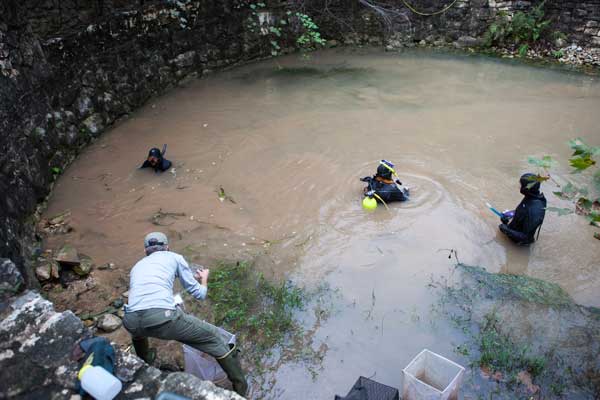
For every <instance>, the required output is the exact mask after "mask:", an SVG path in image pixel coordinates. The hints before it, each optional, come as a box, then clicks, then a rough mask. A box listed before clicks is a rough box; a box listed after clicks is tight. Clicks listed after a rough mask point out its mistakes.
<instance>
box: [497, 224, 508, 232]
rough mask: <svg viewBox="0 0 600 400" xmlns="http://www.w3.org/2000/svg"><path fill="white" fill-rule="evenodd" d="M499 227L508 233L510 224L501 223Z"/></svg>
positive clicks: (501, 230)
mask: <svg viewBox="0 0 600 400" xmlns="http://www.w3.org/2000/svg"><path fill="white" fill-rule="evenodd" d="M498 229H500V232H502V233H506V232H507V231H508V226H506V224H500V225H498Z"/></svg>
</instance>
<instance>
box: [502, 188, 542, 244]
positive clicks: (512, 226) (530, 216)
mask: <svg viewBox="0 0 600 400" xmlns="http://www.w3.org/2000/svg"><path fill="white" fill-rule="evenodd" d="M545 215H546V198H545V197H544V194H543V193H539V192H537V193H535V192H534V193H527V194H525V197H524V198H523V200H522V201H521V203H519V205H518V206H517V209H516V210H515V216H514V217H513V218H512V220H510V222H508V219H507V218H503V219H502V224H501V225H500V227H499V228H500V230H501V231H502V233H504V234H505V235H506V236H508V237H509V239H510V240H512V241H513V242H515V243H517V244H519V245H528V244H531V243H533V242H535V232H536V231H537V230H538V228H539V227H540V225H542V223H543V222H544V216H545Z"/></svg>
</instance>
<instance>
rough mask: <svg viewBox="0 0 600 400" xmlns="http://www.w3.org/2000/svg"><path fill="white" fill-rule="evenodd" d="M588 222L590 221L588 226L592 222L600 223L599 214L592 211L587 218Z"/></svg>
mask: <svg viewBox="0 0 600 400" xmlns="http://www.w3.org/2000/svg"><path fill="white" fill-rule="evenodd" d="M587 218H588V221H590V224H591V223H593V222H600V213H598V212H596V211H592V212H591V213H590V214H589V215H588V216H587Z"/></svg>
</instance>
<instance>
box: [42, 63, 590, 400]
mask: <svg viewBox="0 0 600 400" xmlns="http://www.w3.org/2000/svg"><path fill="white" fill-rule="evenodd" d="M280 63H281V65H283V66H284V69H283V70H280V69H278V68H277V67H276V66H275V64H273V62H272V61H266V62H264V63H258V64H253V65H249V66H246V67H242V68H239V69H236V70H231V71H228V72H226V73H221V74H218V75H215V76H212V77H210V78H209V79H205V80H202V81H198V82H195V83H193V84H192V85H191V86H190V87H187V88H184V89H178V90H177V91H175V92H173V93H170V94H168V95H167V96H164V97H163V98H161V99H157V100H155V101H153V102H151V104H149V105H148V106H147V107H146V108H145V109H143V110H141V111H140V112H138V113H136V114H135V115H134V116H133V117H132V118H130V119H129V120H127V121H125V122H124V123H122V124H120V125H119V126H118V127H116V128H115V129H114V130H113V131H112V132H110V133H109V134H107V135H105V136H104V137H103V138H102V139H100V140H99V141H98V143H96V144H94V145H92V146H91V147H90V148H88V149H87V150H86V151H85V152H84V154H83V155H82V156H81V157H80V158H79V159H78V160H77V161H76V162H75V163H74V165H73V166H72V167H71V168H69V170H68V171H67V172H66V173H65V175H64V176H63V177H62V178H61V180H60V181H59V183H58V185H57V186H56V189H55V192H54V194H53V197H52V199H51V201H50V205H49V209H48V211H47V214H50V215H52V214H55V213H58V212H61V211H63V210H64V209H67V208H69V209H71V212H72V215H73V220H74V226H75V229H76V231H75V233H74V234H72V235H71V236H70V237H69V240H71V241H72V242H73V243H74V244H76V245H77V246H78V247H79V248H80V249H81V251H83V252H84V253H86V254H89V255H91V256H92V257H93V258H94V259H95V260H96V261H97V262H98V263H103V262H109V261H110V262H115V261H116V260H118V261H117V264H118V266H119V274H120V275H121V276H125V275H126V273H127V271H128V269H129V268H130V266H131V265H132V264H133V262H135V260H136V259H137V258H138V257H139V256H140V243H141V238H142V237H143V235H144V234H145V233H146V232H148V231H150V230H153V229H156V227H155V226H153V225H152V224H151V223H150V221H149V217H150V216H151V215H152V213H155V212H156V211H157V210H158V209H159V208H162V209H163V211H169V212H184V213H185V214H186V216H185V217H182V218H178V219H174V220H173V221H170V225H169V226H168V227H166V228H164V229H165V230H167V231H168V233H169V234H170V235H171V237H173V246H172V247H174V248H175V249H176V250H182V249H184V248H185V247H186V246H190V245H195V246H200V248H201V249H205V255H204V256H201V258H202V257H204V259H201V260H199V261H204V262H207V261H210V260H211V259H215V258H219V257H228V258H237V257H251V256H255V255H256V254H257V253H259V252H262V253H261V254H263V256H264V254H265V251H264V246H263V245H262V244H263V243H264V241H265V240H267V241H269V243H274V245H272V246H271V247H270V248H269V249H268V252H267V253H268V257H266V258H268V259H269V262H268V263H266V264H265V265H266V266H265V267H264V268H266V269H268V270H269V271H270V272H272V273H274V274H280V275H286V274H290V273H291V274H292V276H293V277H294V279H295V280H297V281H298V282H301V283H306V284H307V285H313V284H318V283H322V282H327V283H328V284H329V285H330V286H331V287H334V288H338V289H339V294H340V296H339V298H337V299H336V300H335V308H336V310H337V312H335V313H333V315H332V316H331V317H330V318H329V319H327V320H326V321H324V322H323V323H322V324H321V325H320V327H319V329H317V330H316V332H315V334H314V335H315V340H314V343H315V345H316V346H319V345H320V344H325V345H326V348H327V352H326V353H325V354H324V358H323V360H322V368H323V369H322V370H321V371H319V374H318V376H316V377H314V376H313V374H312V373H311V372H310V371H309V370H308V369H307V368H306V366H305V365H303V364H302V363H289V364H284V365H283V366H282V367H280V368H279V370H278V372H277V373H276V374H275V382H276V383H275V384H274V385H275V386H274V387H273V388H271V389H273V391H272V393H274V395H273V396H276V395H275V393H276V394H278V395H277V396H279V397H282V398H297V397H294V396H291V395H290V394H291V393H303V394H305V395H304V397H305V398H331V397H332V396H333V394H334V393H338V394H345V392H346V391H347V390H348V389H349V388H350V387H351V385H352V383H353V382H354V380H355V379H356V378H357V377H358V376H360V375H363V376H373V377H374V379H376V380H379V381H381V382H383V383H386V384H389V385H391V386H396V387H398V386H400V376H401V370H402V368H403V367H404V366H406V365H407V364H408V362H409V361H410V359H411V358H412V357H414V356H415V355H416V354H417V353H418V352H419V351H420V350H422V349H423V348H429V349H431V350H433V351H436V352H439V353H440V354H443V355H445V356H447V357H449V358H452V359H454V360H457V361H458V362H465V360H464V359H463V358H462V357H461V356H458V355H457V354H455V353H454V352H453V349H454V348H455V346H456V345H458V344H460V343H461V340H462V338H461V336H460V333H457V332H456V331H455V330H454V329H453V328H452V327H451V326H450V325H449V324H448V323H447V322H445V320H444V319H443V318H441V317H439V316H438V315H436V312H435V302H436V300H437V297H436V292H435V287H434V286H435V285H431V282H432V276H433V280H435V279H438V278H439V277H440V276H447V275H448V274H449V273H450V272H451V271H452V269H451V268H450V266H451V261H452V260H448V250H446V249H455V250H457V252H458V258H459V259H460V261H462V262H464V263H468V264H477V265H482V266H485V267H486V268H488V270H491V271H496V272H497V271H502V272H507V273H515V274H527V275H530V276H534V277H538V278H542V279H546V280H549V281H552V282H556V283H558V284H560V285H561V286H562V287H563V288H564V289H565V290H567V291H568V292H569V293H570V294H571V295H572V296H573V297H574V298H575V299H576V301H578V302H580V303H583V304H587V305H595V306H600V296H599V295H598V293H600V269H598V265H599V258H598V257H599V256H598V254H599V253H598V251H597V244H596V243H594V239H593V237H592V235H591V232H590V230H589V229H588V228H587V226H586V222H585V221H584V220H583V219H581V218H579V217H577V216H574V215H571V216H565V217H560V218H559V217H557V216H556V215H555V214H552V213H549V214H548V215H547V217H546V221H545V223H544V226H543V228H542V232H541V236H540V240H539V241H538V242H537V243H536V244H534V245H533V246H532V247H531V248H517V247H515V246H514V245H512V244H511V243H509V242H508V241H507V240H506V239H505V238H504V237H502V235H500V234H498V231H497V225H498V224H499V221H498V220H497V218H496V217H494V216H493V215H492V214H491V213H490V212H489V210H487V209H486V208H485V206H484V204H485V202H486V201H490V202H492V203H493V204H494V205H495V206H497V208H500V209H506V208H513V207H515V206H516V205H517V204H518V202H519V201H520V195H519V193H518V177H519V176H520V174H521V173H522V172H524V171H526V170H528V169H529V167H528V166H527V165H526V163H525V160H526V157H527V156H528V155H538V156H539V155H542V154H551V155H553V156H555V157H557V158H558V159H561V160H566V158H567V157H568V155H569V151H568V148H567V146H566V141H567V140H568V139H569V138H572V137H575V136H581V137H583V138H584V139H586V140H588V141H590V142H594V143H595V144H598V139H600V137H599V134H598V126H599V122H600V114H598V110H599V109H600V86H599V85H598V84H597V83H596V82H595V80H594V78H593V77H586V76H580V75H575V74H568V73H563V72H556V71H546V70H541V69H538V68H532V67H527V66H519V65H511V64H506V63H502V62H498V61H491V60H486V59H480V58H475V57H473V58H467V57H461V58H455V57H450V56H444V55H431V54H429V53H419V52H416V53H404V54H400V55H398V54H381V53H374V52H366V53H364V54H361V53H351V54H349V53H343V52H326V53H321V54H318V55H316V56H315V57H314V58H313V59H312V60H310V61H309V62H308V64H304V63H303V62H302V61H299V60H298V59H297V58H296V57H289V58H284V59H282V60H281V61H280ZM164 142H167V143H168V144H169V153H168V158H169V159H171V160H173V161H174V165H175V170H174V171H173V173H165V174H162V175H154V174H152V173H149V171H139V170H136V169H135V168H136V167H137V166H138V165H139V163H140V162H141V161H142V159H143V158H144V156H145V154H146V152H147V150H148V148H150V147H153V146H159V147H160V145H161V144H162V143H164ZM381 158H386V159H389V160H392V161H393V162H394V163H395V164H396V165H397V170H398V173H399V175H400V177H401V179H402V180H403V182H404V183H405V184H407V185H408V186H410V187H411V192H412V198H411V201H410V202H408V203H404V204H394V205H393V206H392V207H391V210H390V211H389V212H388V211H386V210H385V209H384V208H383V207H379V208H378V209H377V211H376V212H375V213H365V212H364V211H363V210H362V209H361V207H360V200H361V192H362V186H363V183H361V182H360V181H359V180H358V179H359V178H360V177H363V176H366V175H370V174H372V173H374V171H375V168H376V166H377V161H378V160H379V159H381ZM561 176H562V177H566V176H567V170H566V169H563V170H560V169H559V171H558V173H557V174H556V178H557V179H560V178H561ZM220 187H223V188H224V189H225V191H226V193H227V194H228V195H230V196H231V197H232V198H233V199H234V201H235V203H234V202H229V201H225V202H220V201H219V199H218V197H217V193H216V191H218V189H219V188H220ZM543 190H544V191H545V192H546V197H547V198H548V200H549V206H558V207H563V206H564V205H565V203H564V202H563V201H561V200H558V199H557V198H555V197H554V196H552V195H551V194H550V192H551V191H552V190H554V188H553V187H552V186H551V185H549V184H548V185H545V187H543ZM208 227H210V229H209V228H208ZM215 232H220V233H219V234H215ZM200 244H202V245H200ZM252 249H255V250H256V251H253V250H252ZM257 249H258V250H260V251H258V250H257ZM266 258H265V259H266ZM98 278H99V279H100V280H102V279H104V280H105V284H108V285H110V284H111V279H116V278H114V277H111V275H108V274H106V275H102V274H101V271H98ZM301 317H302V318H306V320H307V324H310V316H308V315H304V316H301Z"/></svg>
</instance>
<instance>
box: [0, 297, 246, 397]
mask: <svg viewBox="0 0 600 400" xmlns="http://www.w3.org/2000/svg"><path fill="white" fill-rule="evenodd" d="M0 317H1V318H2V319H1V321H0V379H1V380H2V385H1V387H0V398H17V399H19V398H20V399H31V398H40V399H41V398H48V399H50V398H52V399H70V398H71V396H73V395H75V396H76V395H77V373H78V370H79V367H80V365H79V361H75V360H74V359H73V358H72V352H73V349H74V348H75V347H76V346H77V345H78V342H79V341H80V340H81V339H83V338H85V337H89V336H91V333H90V332H89V331H88V330H87V329H86V328H85V327H84V325H83V323H82V321H81V320H80V319H79V318H77V317H76V316H75V315H74V314H73V313H72V312H70V311H65V312H62V313H58V312H56V311H54V307H53V305H52V303H50V302H49V301H47V300H45V299H44V298H42V297H41V296H40V295H39V294H38V293H36V292H33V291H28V292H25V293H24V294H22V295H21V296H19V297H13V298H12V299H11V302H10V304H9V306H8V307H6V308H5V309H4V310H3V311H2V312H1V313H0ZM115 318H116V317H115ZM119 322H120V320H119ZM115 350H116V365H115V375H116V376H117V377H118V378H119V379H121V380H122V382H123V391H122V392H121V394H120V395H119V396H118V397H117V398H119V399H140V398H154V397H155V396H156V395H157V393H159V392H160V391H163V390H168V391H170V392H173V393H177V394H180V395H185V396H190V397H191V398H193V399H215V400H220V399H241V397H239V396H237V395H236V394H235V393H232V392H229V391H226V390H223V389H220V388H217V387H215V386H214V385H213V384H212V383H210V382H204V381H201V380H199V379H198V378H195V377H193V376H191V375H188V374H185V373H177V374H166V373H164V372H162V371H160V370H158V369H156V368H153V367H150V366H148V365H147V364H145V363H144V362H143V361H142V360H140V359H139V358H138V357H136V356H134V355H132V354H130V353H127V352H124V351H121V350H120V349H119V348H118V347H115ZM172 375H173V376H172Z"/></svg>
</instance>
